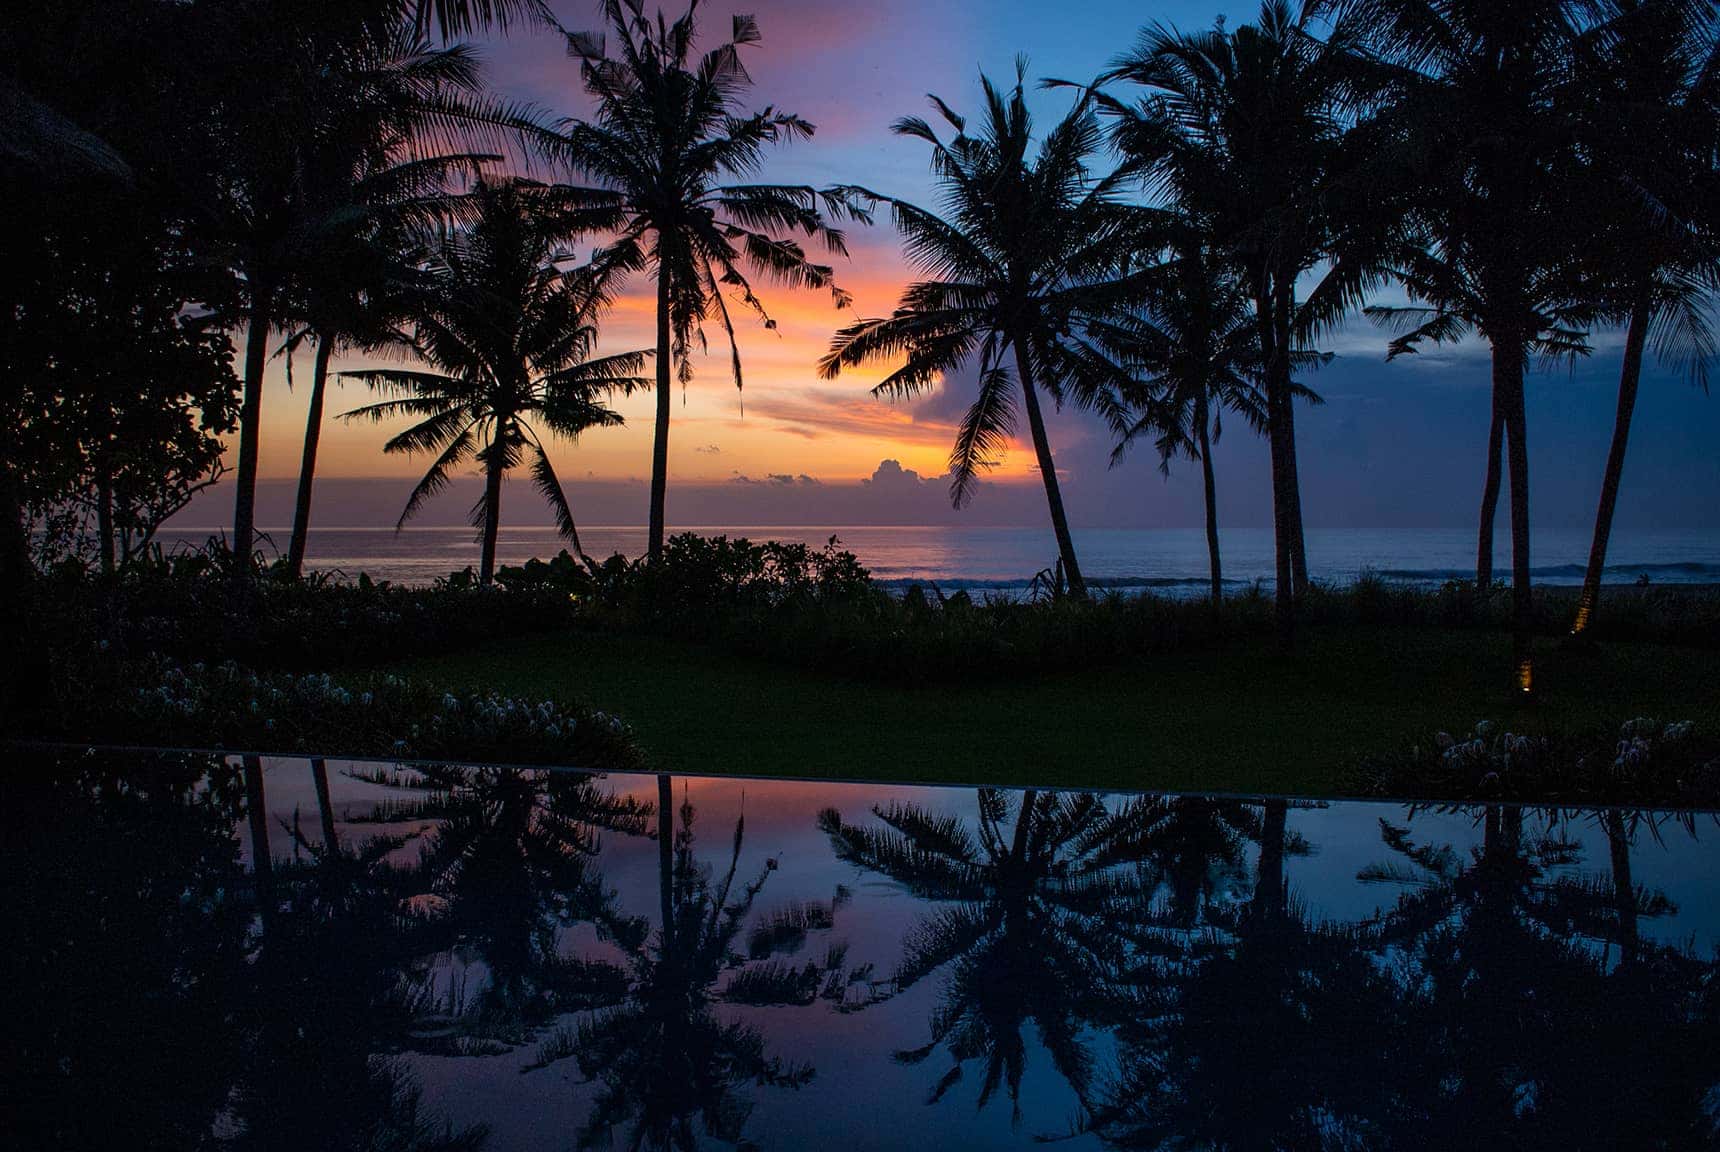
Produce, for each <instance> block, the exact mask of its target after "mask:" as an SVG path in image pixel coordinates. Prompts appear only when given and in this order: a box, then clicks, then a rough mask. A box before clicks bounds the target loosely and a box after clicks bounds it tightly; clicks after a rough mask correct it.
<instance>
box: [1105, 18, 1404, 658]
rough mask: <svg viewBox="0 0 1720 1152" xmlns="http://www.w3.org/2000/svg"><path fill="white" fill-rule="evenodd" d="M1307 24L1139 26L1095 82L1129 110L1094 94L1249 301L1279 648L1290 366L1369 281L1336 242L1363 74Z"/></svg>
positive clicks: (1292, 452)
mask: <svg viewBox="0 0 1720 1152" xmlns="http://www.w3.org/2000/svg"><path fill="white" fill-rule="evenodd" d="M1313 16H1314V13H1313V5H1302V6H1299V7H1293V6H1292V5H1291V4H1290V3H1289V2H1288V0H1265V2H1264V3H1262V5H1261V7H1260V15H1259V18H1258V20H1257V22H1256V23H1254V24H1245V25H1243V26H1241V27H1239V28H1237V29H1236V30H1235V31H1227V30H1226V29H1224V28H1223V27H1219V28H1215V29H1212V30H1209V31H1205V32H1198V33H1197V32H1180V31H1177V30H1175V29H1172V28H1167V27H1163V26H1155V27H1153V28H1149V29H1146V30H1145V31H1143V32H1142V34H1141V38H1140V41H1139V43H1138V44H1137V45H1136V47H1135V48H1134V49H1133V50H1132V51H1130V52H1128V53H1126V54H1125V55H1123V56H1122V57H1121V58H1119V59H1118V61H1117V62H1116V63H1115V64H1114V65H1113V66H1112V67H1111V69H1110V70H1109V71H1108V72H1107V73H1105V75H1104V76H1102V77H1101V78H1100V81H1099V83H1100V84H1101V85H1105V86H1110V85H1114V84H1115V83H1116V82H1118V81H1127V82H1129V83H1133V84H1138V85H1141V86H1143V87H1145V88H1146V89H1147V94H1146V95H1145V96H1143V97H1141V98H1140V99H1138V100H1136V101H1133V102H1126V101H1124V100H1122V99H1120V98H1118V97H1116V96H1114V95H1111V94H1109V93H1108V92H1106V91H1105V90H1104V88H1101V89H1100V91H1099V94H1098V101H1099V106H1100V108H1101V109H1102V110H1103V111H1105V112H1106V113H1108V114H1109V115H1110V116H1112V117H1113V125H1112V138H1113V140H1114V141H1115V143H1116V144H1117V146H1118V147H1119V148H1121V149H1122V150H1123V152H1124V153H1125V155H1126V156H1127V157H1129V161H1130V166H1131V169H1132V170H1133V171H1135V172H1137V173H1138V174H1139V175H1140V176H1141V177H1142V178H1144V180H1145V181H1146V183H1147V186H1148V188H1149V189H1150V190H1152V191H1153V192H1155V193H1156V194H1158V195H1159V196H1161V197H1162V198H1163V199H1165V200H1166V201H1167V202H1168V203H1169V204H1170V205H1172V206H1174V207H1175V208H1177V209H1178V210H1179V211H1182V212H1184V213H1187V214H1189V215H1190V216H1191V217H1193V218H1194V219H1196V220H1199V221H1200V222H1201V223H1202V224H1203V226H1205V227H1206V228H1208V229H1209V230H1210V235H1212V236H1213V237H1214V238H1215V242H1217V243H1221V244H1222V245H1223V254H1224V256H1225V257H1226V259H1227V262H1228V263H1230V264H1231V265H1232V267H1233V268H1234V269H1235V271H1236V273H1237V275H1238V278H1239V281H1240V284H1241V286H1242V289H1243V291H1245V292H1246V293H1247V294H1248V298H1249V301H1250V303H1251V304H1252V305H1253V310H1254V322H1255V329H1256V336H1257V340H1258V344H1259V352H1258V355H1259V360H1260V363H1261V371H1262V377H1263V390H1264V393H1265V400H1266V418H1267V440H1268V443H1269V445H1270V448H1271V457H1272V496H1273V526H1274V535H1275V538H1276V554H1277V584H1278V591H1277V597H1278V600H1277V607H1278V624H1279V630H1280V635H1281V638H1282V640H1283V641H1284V642H1285V643H1289V642H1290V639H1291V637H1292V635H1293V614H1292V613H1293V609H1294V602H1295V597H1297V596H1299V595H1301V594H1302V593H1303V592H1305V591H1306V589H1307V587H1308V570H1307V561H1306V558H1305V555H1304V552H1305V549H1304V545H1303V530H1302V498H1301V489H1300V482H1299V480H1298V472H1297V464H1296V430H1295V405H1294V398H1295V390H1294V387H1293V380H1294V373H1293V368H1294V357H1295V354H1296V353H1297V352H1298V351H1299V350H1301V349H1302V348H1304V347H1305V346H1306V341H1308V340H1309V339H1310V338H1311V337H1312V336H1313V335H1314V334H1316V333H1318V332H1320V331H1321V330H1323V329H1325V328H1327V327H1329V326H1331V325H1333V324H1335V323H1336V322H1337V321H1338V320H1339V319H1340V318H1341V317H1342V316H1343V315H1344V313H1345V312H1346V311H1348V310H1349V309H1351V308H1353V307H1355V306H1356V305H1357V304H1358V303H1360V300H1361V295H1362V292H1363V290H1364V289H1366V288H1367V287H1369V286H1370V285H1371V284H1372V282H1373V272H1374V270H1373V267H1372V265H1371V262H1370V261H1368V260H1366V259H1362V258H1360V252H1359V251H1358V252H1347V251H1346V248H1347V245H1346V241H1345V235H1346V232H1347V231H1348V230H1349V229H1350V228H1352V227H1353V226H1354V223H1355V220H1356V219H1359V216H1357V215H1356V214H1355V213H1353V212H1352V211H1349V210H1350V209H1353V208H1354V207H1355V206H1356V205H1355V203H1354V202H1355V201H1357V200H1359V199H1360V195H1359V191H1358V189H1356V188H1355V187H1354V186H1353V185H1352V184H1351V182H1350V173H1351V169H1352V168H1353V167H1354V165H1353V163H1352V162H1351V160H1350V159H1349V157H1348V155H1347V151H1346V147H1345V134H1346V131H1347V129H1348V126H1349V124H1350V122H1351V120H1352V119H1353V117H1352V114H1351V110H1352V106H1353V104H1354V103H1355V102H1356V100H1357V99H1358V97H1359V96H1360V94H1361V93H1362V92H1363V91H1364V90H1365V89H1366V83H1367V79H1368V78H1367V75H1366V73H1365V72H1364V71H1363V70H1362V69H1361V68H1360V67H1359V65H1358V60H1357V56H1356V52H1355V48H1356V43H1355V36H1354V32H1353V31H1352V28H1351V26H1350V24H1349V22H1348V21H1346V20H1338V21H1337V22H1335V24H1333V25H1332V26H1331V27H1329V28H1328V29H1327V30H1326V31H1327V35H1326V36H1325V38H1324V39H1321V38H1320V37H1318V36H1316V35H1315V34H1314V29H1313V27H1312V21H1313ZM1322 264H1325V265H1327V267H1326V269H1325V271H1324V272H1323V274H1322V277H1321V279H1320V281H1319V282H1318V284H1317V285H1316V286H1315V287H1314V288H1313V289H1312V290H1311V291H1310V292H1309V293H1308V295H1307V296H1306V297H1301V296H1299V295H1298V293H1297V283H1298V281H1299V280H1300V279H1301V278H1302V277H1303V276H1304V275H1305V274H1307V273H1309V272H1311V271H1312V270H1314V269H1316V268H1318V267H1320V266H1321V265H1322Z"/></svg>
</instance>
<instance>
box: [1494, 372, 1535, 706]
mask: <svg viewBox="0 0 1720 1152" xmlns="http://www.w3.org/2000/svg"><path fill="white" fill-rule="evenodd" d="M1493 387H1494V392H1495V394H1496V395H1497V396H1498V397H1499V408H1500V414H1501V415H1502V416H1503V418H1504V422H1505V453H1506V469H1507V471H1508V472H1509V474H1510V477H1511V657H1512V664H1513V666H1514V668H1515V669H1516V686H1517V690H1518V691H1519V692H1521V693H1523V694H1525V695H1527V694H1530V693H1532V692H1533V691H1534V687H1535V672H1534V653H1533V652H1532V651H1531V643H1532V640H1531V634H1530V623H1531V614H1532V612H1533V609H1534V596H1533V592H1532V589H1531V588H1530V584H1529V438H1528V429H1527V428H1526V427H1525V423H1526V420H1525V412H1524V402H1523V343H1522V341H1520V340H1512V341H1508V342H1505V343H1502V344H1500V345H1496V346H1495V348H1494V352H1493Z"/></svg>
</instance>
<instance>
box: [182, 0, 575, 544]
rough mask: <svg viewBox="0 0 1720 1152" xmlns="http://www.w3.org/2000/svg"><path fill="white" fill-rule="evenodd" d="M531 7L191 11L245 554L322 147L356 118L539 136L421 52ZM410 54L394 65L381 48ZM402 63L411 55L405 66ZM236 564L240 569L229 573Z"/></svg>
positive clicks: (536, 8) (445, 60)
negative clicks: (230, 371) (232, 298)
mask: <svg viewBox="0 0 1720 1152" xmlns="http://www.w3.org/2000/svg"><path fill="white" fill-rule="evenodd" d="M544 15H546V10H545V9H544V7H543V5H542V4H541V3H540V2H538V0H365V2H362V3H353V4H347V3H334V2H333V0H258V2H256V3H247V4H233V5H219V6H215V7H214V8H211V9H209V10H207V11H206V12H205V13H204V17H205V24H206V26H205V28H204V29H203V31H204V32H205V33H206V35H205V36H204V37H203V38H201V39H200V40H199V41H198V44H197V45H196V46H192V47H193V50H195V51H201V52H203V53H205V55H204V56H203V57H201V58H199V60H198V66H197V67H196V68H194V69H192V71H193V72H194V73H195V74H196V75H198V76H199V77H200V79H201V83H203V84H205V85H206V86H207V87H206V89H205V90H203V91H202V92H200V93H199V94H198V97H199V98H200V99H201V100H202V101H203V107H204V114H203V120H204V122H205V124H206V125H207V136H208V144H207V147H208V149H209V150H210V151H211V152H212V153H213V154H214V155H215V156H216V157H217V160H218V163H217V165H216V167H217V172H216V176H215V189H214V191H213V192H212V193H211V194H210V195H209V196H208V201H209V203H208V207H209V209H210V211H209V212H208V213H207V215H210V216H212V217H214V218H215V223H214V224H213V227H214V229H215V232H216V233H217V235H218V236H219V237H220V238H221V241H222V243H223V245H224V247H225V250H226V252H225V255H226V258H227V259H229V260H230V262H231V263H232V264H233V266H234V267H236V268H237V269H238V270H239V272H240V276H241V279H242V281H243V289H242V291H241V293H240V303H239V305H238V306H237V307H238V309H239V311H240V313H241V315H240V316H236V317H235V321H236V324H237V323H243V324H244V326H245V328H246V338H245V355H244V370H243V373H242V375H243V379H244V397H243V403H242V406H241V409H240V417H239V444H238V460H237V463H236V466H235V470H234V474H235V487H234V510H233V541H232V546H233V550H234V552H235V553H236V554H238V555H239V556H241V557H246V558H248V557H249V555H250V553H251V550H252V547H253V543H254V540H255V531H256V522H255V520H256V518H255V510H256V478H257V463H258V450H259V436H260V427H261V425H260V420H261V412H262V387H263V370H264V367H265V364H266V362H267V359H268V340H269V336H270V334H271V333H272V332H274V331H276V330H277V329H279V328H281V327H283V326H285V325H286V324H287V323H288V322H289V319H290V316H291V298H292V294H293V291H294V288H295V277H296V275H297V274H298V273H299V271H300V270H301V269H302V268H303V267H305V262H306V257H307V246H308V247H310V248H312V249H313V250H314V247H315V244H314V241H315V239H316V238H317V235H318V232H319V228H318V224H319V219H320V213H319V208H321V207H324V206H326V205H325V204H324V203H322V202H323V200H324V198H325V195H326V191H325V190H324V189H322V188H321V187H319V186H318V185H317V183H316V182H315V181H314V180H313V179H312V178H311V177H312V174H313V173H319V172H323V173H326V170H327V163H326V159H327V157H326V154H325V153H324V149H326V148H328V147H329V144H330V141H331V140H332V141H334V142H335V143H336V144H337V146H339V147H345V146H347V145H349V144H350V143H351V140H352V137H351V135H350V133H351V130H352V128H353V126H354V124H355V123H359V124H362V123H366V122H368V123H369V124H371V125H372V126H373V128H374V131H375V132H376V133H377V136H376V139H378V140H382V141H392V142H397V143H408V144H410V145H413V146H424V145H427V144H428V145H430V146H432V147H435V146H441V147H442V148H443V149H444V150H446V146H447V144H448V142H449V141H455V140H457V141H459V147H460V148H461V149H467V148H470V147H472V146H473V145H474V144H475V143H476V142H480V141H482V142H485V143H494V142H496V141H498V140H507V141H510V142H513V143H519V142H521V141H527V140H531V139H534V138H536V137H537V136H538V135H539V134H540V133H541V132H542V130H543V126H542V125H540V124H539V123H538V122H537V120H536V118H535V115H534V113H533V112H532V111H531V110H530V109H529V108H526V107H524V106H522V105H516V104H509V103H507V102H504V101H498V100H495V99H493V98H491V97H487V96H482V95H479V94H478V93H477V92H476V91H475V89H476V87H477V85H476V60H475V57H474V56H473V55H472V54H471V53H470V51H469V50H467V49H464V48H460V47H457V46H456V47H452V48H446V49H441V50H432V49H431V48H430V46H429V45H428V43H427V41H426V40H425V36H426V34H427V32H428V31H429V30H430V29H436V30H438V31H440V32H441V33H442V34H443V35H450V34H454V33H455V32H456V30H458V31H469V30H472V29H474V28H477V27H482V26H504V27H505V26H506V25H507V24H508V23H509V22H510V21H512V20H517V19H519V18H521V17H526V16H531V17H541V16H544ZM403 43H406V44H411V45H413V46H414V47H413V49H412V51H411V52H409V53H408V59H407V60H406V61H405V63H407V64H413V63H417V64H418V65H420V66H418V67H415V68H407V69H402V68H401V67H399V65H400V64H401V63H402V60H401V58H400V56H399V54H398V53H397V52H395V53H394V54H393V55H392V56H391V54H390V53H391V50H392V49H397V48H398V47H399V46H400V45H402V44H403ZM413 57H423V58H424V59H423V60H417V61H414V60H413V59H412V58H413ZM243 570H244V569H243V568H241V571H243Z"/></svg>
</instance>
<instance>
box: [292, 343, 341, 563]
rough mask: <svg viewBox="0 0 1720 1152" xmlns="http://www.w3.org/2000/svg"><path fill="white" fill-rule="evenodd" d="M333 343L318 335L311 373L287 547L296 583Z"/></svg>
mask: <svg viewBox="0 0 1720 1152" xmlns="http://www.w3.org/2000/svg"><path fill="white" fill-rule="evenodd" d="M333 353H334V341H333V340H332V339H331V338H329V337H328V336H325V335H321V334H319V335H318V336H317V359H316V370H315V371H314V372H312V374H311V409H310V412H309V414H307V415H306V417H305V451H304V455H303V456H302V457H301V458H300V459H299V495H298V501H297V502H296V503H295V504H294V505H293V538H292V542H291V543H290V544H288V545H287V574H288V575H289V576H291V577H292V578H293V579H294V580H297V579H298V578H299V574H300V573H302V572H303V571H304V567H305V540H306V537H307V536H308V535H309V534H310V527H311V484H312V482H313V481H314V480H315V478H316V470H317V443H318V441H320V440H321V439H322V418H323V393H324V391H325V389H326V388H327V385H328V362H329V357H330V356H331V355H333Z"/></svg>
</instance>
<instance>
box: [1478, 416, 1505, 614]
mask: <svg viewBox="0 0 1720 1152" xmlns="http://www.w3.org/2000/svg"><path fill="white" fill-rule="evenodd" d="M1504 448H1505V418H1504V417H1503V416H1501V415H1500V414H1499V390H1498V388H1497V387H1495V388H1494V390H1493V418H1492V421H1491V422H1490V424H1489V426H1488V429H1487V480H1486V482H1485V483H1484V484H1483V485H1482V487H1481V531H1480V537H1479V539H1478V540H1477V541H1476V543H1475V586H1476V587H1477V588H1479V589H1481V590H1482V591H1483V592H1485V591H1486V590H1487V589H1489V588H1491V587H1492V586H1493V520H1494V517H1495V516H1497V515H1498V512H1499V480H1500V475H1499V460H1500V457H1501V456H1503V455H1504Z"/></svg>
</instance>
